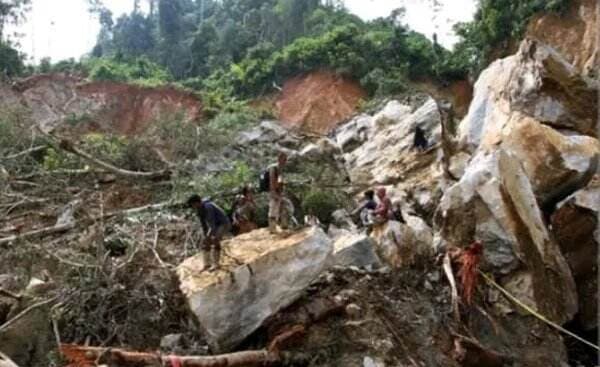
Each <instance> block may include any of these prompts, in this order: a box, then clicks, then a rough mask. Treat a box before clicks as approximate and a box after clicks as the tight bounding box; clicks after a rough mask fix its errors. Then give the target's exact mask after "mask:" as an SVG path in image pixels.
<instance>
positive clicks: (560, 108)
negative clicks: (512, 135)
mask: <svg viewBox="0 0 600 367" xmlns="http://www.w3.org/2000/svg"><path fill="white" fill-rule="evenodd" d="M515 114H517V115H518V114H522V115H525V116H528V117H531V118H533V119H535V120H537V121H539V122H540V123H543V124H546V125H548V126H551V127H553V128H557V129H566V130H570V131H572V132H574V133H576V134H579V135H589V136H592V137H596V138H597V137H598V132H599V130H598V128H599V122H598V118H597V117H598V100H597V91H596V89H595V85H594V83H593V81H592V80H590V79H587V78H586V77H583V76H580V75H578V74H577V69H575V68H574V67H573V66H571V65H570V64H569V63H568V62H567V61H566V60H565V59H564V58H563V57H562V55H559V54H557V53H556V52H555V51H554V50H552V49H551V48H550V47H547V46H544V45H542V44H540V43H537V42H535V41H531V40H525V41H524V42H523V43H522V44H521V48H520V50H519V52H518V53H517V54H516V55H513V56H509V57H507V58H504V59H501V60H497V61H495V62H494V63H492V64H491V65H490V66H489V67H488V68H487V69H486V70H484V71H483V72H482V73H481V75H480V76H479V79H478V80H477V83H476V84H475V93H474V96H473V101H472V103H471V106H470V108H469V112H468V114H467V116H466V117H465V118H464V119H463V121H462V122H461V124H460V127H459V135H460V140H461V142H462V144H463V146H464V147H465V148H466V149H468V150H469V151H471V152H473V151H475V150H476V149H477V148H479V147H480V146H481V145H487V146H492V145H494V144H497V143H499V142H501V140H502V139H501V137H502V136H503V135H505V134H506V132H505V131H504V129H505V127H506V126H507V124H509V122H514V121H515V120H516V121H517V122H518V121H519V120H521V119H520V118H519V117H518V116H515ZM515 117H516V118H515Z"/></svg>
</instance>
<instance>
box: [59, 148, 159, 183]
mask: <svg viewBox="0 0 600 367" xmlns="http://www.w3.org/2000/svg"><path fill="white" fill-rule="evenodd" d="M58 146H59V147H60V148H61V149H63V150H65V151H67V152H69V153H72V154H75V155H76V156H79V157H81V158H83V159H85V160H87V161H88V162H90V163H92V164H94V165H96V166H98V167H100V168H103V169H105V170H107V171H110V172H112V173H114V174H115V175H119V176H124V177H132V178H145V179H151V180H159V179H167V178H169V177H170V176H171V172H170V171H169V170H161V171H155V172H139V171H129V170H126V169H123V168H119V167H116V166H113V165H112V164H110V163H107V162H104V161H102V160H100V159H98V158H96V157H94V156H92V155H91V154H89V153H87V152H84V151H83V150H81V149H79V148H78V147H76V146H75V144H73V143H72V142H71V141H70V140H67V139H62V140H61V141H60V143H59V144H58Z"/></svg>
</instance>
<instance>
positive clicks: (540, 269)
mask: <svg viewBox="0 0 600 367" xmlns="http://www.w3.org/2000/svg"><path fill="white" fill-rule="evenodd" d="M435 219H436V225H437V227H438V228H439V229H440V232H439V233H438V236H439V237H438V241H437V244H438V245H444V244H452V245H456V246H466V245H468V244H470V243H472V242H473V241H474V240H475V239H478V240H480V241H481V242H482V243H483V244H484V249H485V251H484V255H485V259H486V263H487V264H488V266H489V267H491V270H492V271H494V272H496V273H497V274H508V275H505V276H504V277H503V278H502V284H503V285H504V286H505V287H506V288H507V289H508V290H509V291H510V292H511V293H513V294H515V295H518V297H519V299H521V300H522V301H524V302H525V303H527V304H529V305H530V306H532V307H534V308H535V309H537V310H538V311H540V312H542V314H544V315H546V316H548V317H550V318H552V319H553V320H555V321H557V322H565V321H568V320H570V319H571V318H572V317H573V315H574V314H575V313H576V312H577V299H576V290H575V283H574V280H573V277H572V275H571V271H570V269H569V267H568V265H567V262H566V261H565V258H564V257H563V255H562V253H561V252H560V248H559V247H558V244H557V243H556V242H555V241H554V240H553V239H552V237H551V236H550V234H549V232H548V231H547V230H546V227H545V225H544V222H543V219H542V215H541V212H540V210H539V208H538V206H537V205H536V199H535V196H534V193H533V188H532V185H531V184H530V182H529V179H528V177H527V175H526V173H525V171H524V170H523V168H522V166H521V164H520V162H519V159H518V157H516V156H514V155H511V154H509V153H507V152H506V151H504V150H502V149H499V150H496V151H494V152H492V153H485V152H481V153H480V154H478V155H477V156H476V157H474V159H473V161H472V162H471V164H470V165H469V167H468V168H467V171H466V173H465V174H464V176H463V177H462V178H461V180H460V181H459V182H458V183H456V184H455V185H454V186H452V187H451V188H450V189H449V190H448V191H447V192H446V193H445V194H444V196H443V198H442V201H441V203H440V206H439V208H438V211H437V214H436V218H435Z"/></svg>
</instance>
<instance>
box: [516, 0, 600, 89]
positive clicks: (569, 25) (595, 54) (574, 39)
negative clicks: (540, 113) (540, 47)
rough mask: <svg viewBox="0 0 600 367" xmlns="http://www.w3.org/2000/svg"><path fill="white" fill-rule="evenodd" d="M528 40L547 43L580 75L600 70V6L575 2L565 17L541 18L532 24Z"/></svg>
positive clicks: (590, 1) (586, 0) (595, 0)
mask: <svg viewBox="0 0 600 367" xmlns="http://www.w3.org/2000/svg"><path fill="white" fill-rule="evenodd" d="M527 37H530V38H535V39H537V40H540V41H542V42H543V43H546V44H548V45H550V46H552V47H553V48H555V49H556V50H557V51H559V52H560V53H561V54H562V55H563V56H565V57H567V58H568V61H569V62H571V63H572V64H573V65H574V66H575V67H576V68H577V69H578V70H579V71H580V72H582V73H583V74H584V75H587V76H592V77H594V76H597V75H596V73H598V72H599V71H600V70H599V69H600V3H599V2H598V0H575V1H572V2H571V3H570V5H569V9H568V10H567V12H566V13H565V14H541V15H539V16H537V17H536V18H534V19H533V20H532V21H531V22H530V23H529V28H528V29H527Z"/></svg>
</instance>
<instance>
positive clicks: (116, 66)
mask: <svg viewBox="0 0 600 367" xmlns="http://www.w3.org/2000/svg"><path fill="white" fill-rule="evenodd" d="M85 68H86V69H87V70H88V71H89V77H90V79H92V80H108V81H119V82H138V83H141V84H144V85H161V84H165V83H167V82H169V81H170V80H171V79H172V77H171V76H170V75H169V73H168V72H167V71H166V70H165V69H164V68H162V67H161V66H160V65H158V64H156V63H154V62H152V61H150V60H148V59H147V58H146V57H139V58H134V59H130V60H120V59H118V58H97V59H95V58H93V59H90V60H89V61H87V63H86V64H85Z"/></svg>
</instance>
